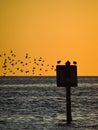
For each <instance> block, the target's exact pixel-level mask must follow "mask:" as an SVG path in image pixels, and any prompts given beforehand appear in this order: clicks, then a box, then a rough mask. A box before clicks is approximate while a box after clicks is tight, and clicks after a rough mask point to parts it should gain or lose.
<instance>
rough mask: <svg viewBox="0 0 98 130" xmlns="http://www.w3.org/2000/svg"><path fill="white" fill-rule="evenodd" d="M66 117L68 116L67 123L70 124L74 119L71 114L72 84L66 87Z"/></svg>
mask: <svg viewBox="0 0 98 130" xmlns="http://www.w3.org/2000/svg"><path fill="white" fill-rule="evenodd" d="M66 114H67V115H66V117H67V124H70V123H71V121H72V116H71V86H67V87H66Z"/></svg>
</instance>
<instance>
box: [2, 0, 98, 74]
mask: <svg viewBox="0 0 98 130" xmlns="http://www.w3.org/2000/svg"><path fill="white" fill-rule="evenodd" d="M11 50H12V51H13V53H14V54H15V55H16V57H15V58H16V59H15V58H14V60H15V62H16V61H18V59H20V60H21V61H23V62H25V63H26V62H29V65H28V68H27V66H26V67H24V66H23V67H24V68H22V69H25V71H26V70H31V69H32V68H33V67H34V65H33V60H34V58H37V60H38V59H39V58H40V57H42V59H43V60H45V66H43V69H44V71H43V72H42V75H55V73H56V72H55V71H53V70H51V67H52V65H54V66H55V65H56V62H57V60H61V61H62V63H61V64H65V62H66V60H70V61H71V63H72V62H73V61H74V60H75V61H77V67H78V75H79V76H81V75H85V76H91V75H93V76H94V75H97V76H98V0H0V55H2V56H1V57H0V75H3V73H6V75H13V74H14V75H25V74H24V73H22V72H21V71H18V70H17V69H16V68H18V67H22V66H21V65H19V64H18V65H16V66H14V67H13V66H11V65H10V63H8V62H9V61H8V59H7V61H6V62H7V63H6V64H7V67H6V69H4V68H2V66H3V64H4V62H5V59H6V58H8V57H9V56H10V57H11V54H10V53H11ZM4 53H6V55H4ZM26 53H28V57H31V59H30V58H29V59H25V56H26ZM12 58H13V57H12ZM26 60H28V61H26ZM48 64H49V66H50V70H49V71H48V72H47V73H46V72H45V70H46V69H47V65H48ZM36 67H37V66H36ZM11 70H12V71H13V72H14V73H11ZM40 71H41V70H40V68H37V72H36V74H35V75H38V74H39V73H40ZM28 75H32V74H31V72H30V73H28Z"/></svg>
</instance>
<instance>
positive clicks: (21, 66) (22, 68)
mask: <svg viewBox="0 0 98 130" xmlns="http://www.w3.org/2000/svg"><path fill="white" fill-rule="evenodd" d="M24 58H25V60H19V59H17V56H16V54H14V53H13V51H12V50H11V51H10V54H9V56H8V55H7V54H6V53H3V54H0V60H1V61H0V75H3V76H6V75H9V73H10V75H17V74H16V71H18V72H19V73H20V72H21V73H22V75H23V74H28V75H35V76H36V75H40V76H41V75H43V73H44V74H45V73H47V72H48V71H56V68H55V65H50V64H47V63H46V61H45V60H44V59H43V58H42V57H39V58H33V59H32V58H31V57H30V56H29V54H28V53H26V54H25V57H24ZM67 62H69V61H67ZM60 63H61V60H58V61H57V64H60ZM73 64H77V62H76V61H74V62H73ZM1 70H2V71H1ZM38 72H39V73H38Z"/></svg>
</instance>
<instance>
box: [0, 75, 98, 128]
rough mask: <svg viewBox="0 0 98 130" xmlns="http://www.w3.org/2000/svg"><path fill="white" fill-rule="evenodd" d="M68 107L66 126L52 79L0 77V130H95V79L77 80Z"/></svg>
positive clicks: (61, 92)
mask: <svg viewBox="0 0 98 130" xmlns="http://www.w3.org/2000/svg"><path fill="white" fill-rule="evenodd" d="M71 104H72V122H71V124H70V125H68V124H67V123H66V88H65V87H57V85H56V77H48V76H47V77H43V76H42V77H40V76H39V77H0V130H98V77H78V87H71Z"/></svg>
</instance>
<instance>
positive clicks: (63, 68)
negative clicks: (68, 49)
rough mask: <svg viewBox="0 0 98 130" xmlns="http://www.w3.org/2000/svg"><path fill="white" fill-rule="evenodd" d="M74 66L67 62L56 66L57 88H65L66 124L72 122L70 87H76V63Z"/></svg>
mask: <svg viewBox="0 0 98 130" xmlns="http://www.w3.org/2000/svg"><path fill="white" fill-rule="evenodd" d="M73 63H74V65H70V62H69V61H67V62H66V65H57V66H56V72H57V86H58V87H66V112H67V113H66V115H67V123H68V124H70V123H71V121H72V116H71V86H77V66H76V65H75V64H76V62H73Z"/></svg>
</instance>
